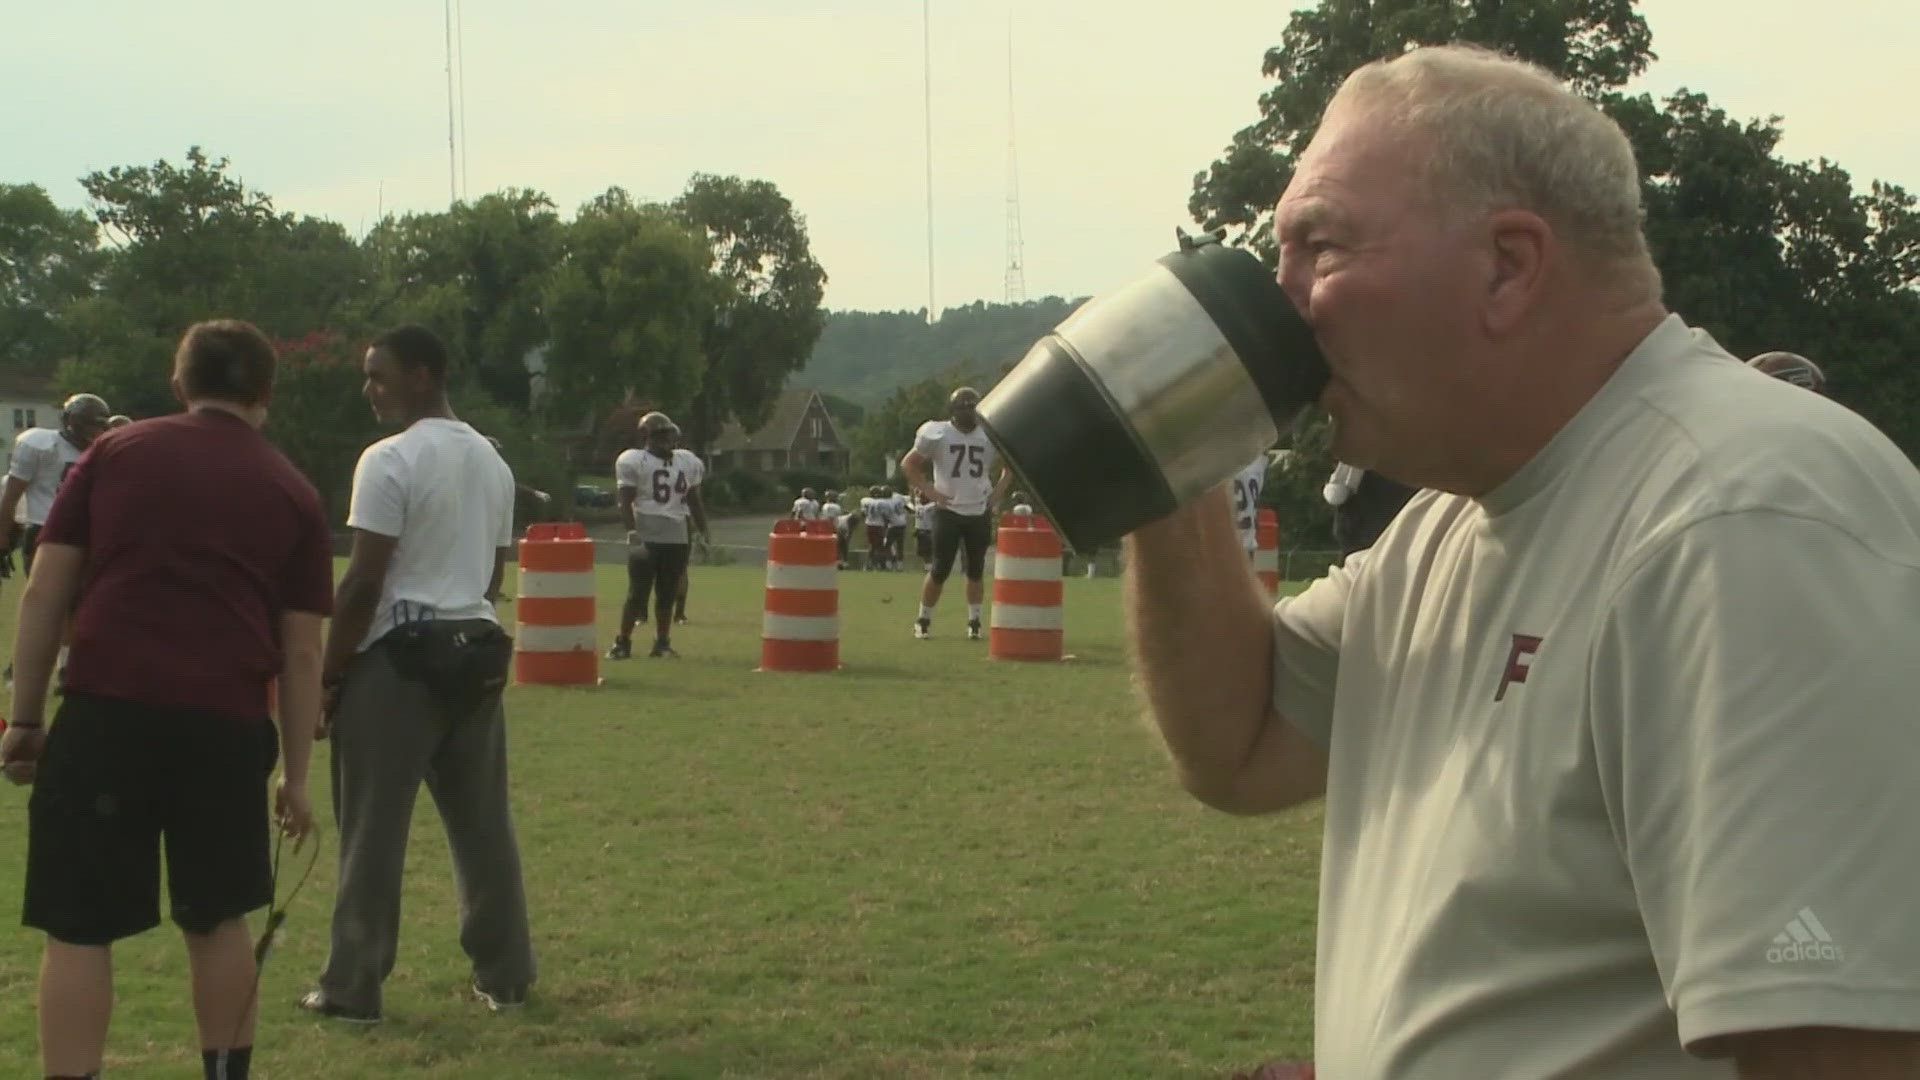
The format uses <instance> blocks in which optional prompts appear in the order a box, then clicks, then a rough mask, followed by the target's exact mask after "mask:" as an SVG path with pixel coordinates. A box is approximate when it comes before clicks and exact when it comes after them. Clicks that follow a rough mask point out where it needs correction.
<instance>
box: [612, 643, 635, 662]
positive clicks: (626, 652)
mask: <svg viewBox="0 0 1920 1080" xmlns="http://www.w3.org/2000/svg"><path fill="white" fill-rule="evenodd" d="M607 659H609V660H631V659H633V643H632V642H630V641H619V640H616V641H614V643H613V644H612V645H611V646H610V647H608V649H607Z"/></svg>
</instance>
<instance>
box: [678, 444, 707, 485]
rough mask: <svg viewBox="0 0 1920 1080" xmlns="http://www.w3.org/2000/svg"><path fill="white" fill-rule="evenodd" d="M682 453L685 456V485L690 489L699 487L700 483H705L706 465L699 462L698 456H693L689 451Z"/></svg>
mask: <svg viewBox="0 0 1920 1080" xmlns="http://www.w3.org/2000/svg"><path fill="white" fill-rule="evenodd" d="M682 453H684V454H685V455H686V459H685V462H684V465H685V468H686V472H687V484H688V486H690V487H699V486H700V485H701V484H702V483H705V482H706V479H707V463H706V462H704V461H701V460H700V455H698V454H695V453H694V452H693V451H691V450H686V451H682Z"/></svg>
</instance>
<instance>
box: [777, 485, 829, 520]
mask: <svg viewBox="0 0 1920 1080" xmlns="http://www.w3.org/2000/svg"><path fill="white" fill-rule="evenodd" d="M828 494H829V495H831V494H832V492H828ZM787 516H788V517H791V518H792V519H793V520H795V521H813V520H816V519H818V518H819V517H820V501H819V500H818V499H815V498H814V497H813V489H812V488H801V489H800V497H799V498H797V499H795V500H793V510H792V511H791V512H790V513H789V514H788V515H787Z"/></svg>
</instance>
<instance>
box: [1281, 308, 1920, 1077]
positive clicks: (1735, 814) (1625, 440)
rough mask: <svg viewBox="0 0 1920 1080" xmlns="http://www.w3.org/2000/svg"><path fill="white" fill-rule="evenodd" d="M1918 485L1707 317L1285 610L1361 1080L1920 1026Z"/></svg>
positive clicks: (1896, 459)
mask: <svg viewBox="0 0 1920 1080" xmlns="http://www.w3.org/2000/svg"><path fill="white" fill-rule="evenodd" d="M1915 612H1920V472H1916V470H1915V468H1914V466H1913V463H1912V462H1910V461H1909V460H1908V458H1907V456H1906V454H1904V453H1902V452H1901V450H1900V449H1899V448H1898V447H1896V446H1895V445H1894V444H1893V443H1892V442H1891V441H1890V440H1888V439H1887V438H1886V436H1885V435H1883V434H1882V433H1881V432H1879V431H1877V430H1876V429H1874V427H1873V426H1872V425H1871V424H1869V423H1868V422H1867V421H1865V420H1864V419H1862V418H1861V417H1860V416H1858V415H1856V414H1854V413H1852V412H1850V411H1848V410H1847V409H1845V408H1844V407H1842V406H1840V405H1838V404H1836V403H1834V402H1832V401H1828V400H1826V399H1824V398H1821V397H1819V396H1817V395H1814V394H1809V393H1807V392H1806V391H1804V390H1802V389H1800V388H1798V387H1796V386H1792V385H1789V384H1787V383H1785V382H1782V381H1780V380H1777V379H1772V378H1769V377H1768V376H1766V375H1765V374H1763V373H1761V372H1758V371H1754V370H1753V369H1751V368H1748V367H1746V366H1745V365H1744V364H1743V363H1742V362H1741V361H1739V360H1738V359H1735V358H1734V357H1732V356H1729V355H1728V354H1727V353H1726V352H1725V351H1723V350H1722V349H1720V348H1719V346H1717V345H1715V344H1714V343H1713V341H1712V340H1711V339H1709V338H1706V337H1705V336H1704V335H1695V334H1690V333H1689V332H1688V328H1687V327H1686V325H1685V324H1684V323H1682V322H1681V321H1680V320H1679V318H1677V317H1670V318H1669V319H1667V320H1666V321H1665V322H1664V323H1662V324H1661V325H1660V326H1659V327H1658V328H1656V329H1655V330H1654V331H1653V332H1652V333H1651V334H1650V335H1649V336H1648V337H1647V339H1646V340H1645V341H1644V342H1643V343H1642V344H1641V345H1640V347H1639V348H1637V349H1636V350H1635V351H1634V352H1633V353H1632V354H1631V355H1630V356H1629V357H1628V358H1627V359H1626V361H1625V362H1624V363H1623V364H1622V365H1621V366H1620V368H1619V369H1618V370H1617V371H1616V372H1615V373H1614V374H1613V376H1612V377H1611V378H1610V379H1609V381H1608V382H1607V384H1606V385H1605V386H1604V387H1603V388H1602V389H1601V390H1600V392H1599V393H1598V394H1597V395H1595V397H1594V398H1593V399H1592V400H1591V401H1589V402H1588V403H1587V404H1586V405H1585V406H1584V407H1583V408H1582V409H1581V410H1580V412H1579V413H1578V414H1576V415H1575V417H1574V418H1573V419H1572V420H1571V421H1570V422H1569V423H1568V424H1567V425H1566V426H1565V427H1564V428H1563V429H1562V430H1561V431H1560V432H1559V433H1558V434H1557V435H1555V436H1554V438H1553V440H1552V441H1551V442H1550V443H1549V444H1548V445H1547V446H1546V447H1545V448H1544V449H1543V450H1541V451H1540V452H1539V453H1538V454H1536V455H1535V456H1534V458H1533V460H1531V461H1529V462H1528V463H1527V464H1526V465H1525V466H1524V467H1522V468H1521V469H1520V471H1519V472H1517V473H1515V474H1514V475H1513V476H1512V477H1511V478H1509V479H1508V480H1507V481H1506V482H1505V483H1503V484H1502V485H1501V486H1500V487H1499V488H1497V489H1496V490H1494V491H1493V492H1491V493H1490V494H1488V495H1487V496H1485V497H1483V498H1480V499H1468V498H1465V497H1462V496H1456V495H1448V494H1445V493H1441V492H1435V491H1423V492H1420V493H1418V494H1416V495H1414V496H1413V499H1412V501H1410V502H1409V503H1408V504H1407V507H1406V510H1405V511H1404V512H1403V513H1401V514H1400V515H1399V516H1398V517H1397V518H1396V519H1395V520H1394V522H1393V523H1392V524H1391V525H1389V526H1388V527H1387V528H1386V531H1385V532H1384V533H1382V535H1381V537H1380V539H1379V541H1378V542H1377V543H1376V544H1375V545H1374V546H1373V548H1372V549H1371V550H1370V551H1369V552H1365V553H1362V554H1360V555H1357V556H1355V557H1354V558H1352V559H1350V560H1349V561H1348V563H1347V564H1346V566H1344V567H1336V568H1334V569H1332V570H1330V571H1328V573H1327V576H1326V577H1325V578H1322V579H1321V580H1319V581H1317V582H1315V583H1314V584H1313V585H1312V587H1310V588H1309V589H1308V590H1307V591H1306V592H1305V593H1303V594H1301V595H1300V596H1298V597H1293V598H1290V599H1284V600H1281V601H1280V602H1279V604H1278V605H1277V606H1276V610H1275V619H1274V628H1275V640H1274V646H1275V655H1274V659H1275V670H1274V682H1273V704H1274V707H1275V708H1276V710H1278V711H1279V713H1280V714H1281V715H1283V716H1285V717H1287V718H1288V719H1289V720H1291V721H1292V722H1293V723H1294V724H1296V725H1297V726H1299V727H1300V728H1301V729H1302V730H1303V731H1306V732H1307V733H1309V734H1310V735H1311V736H1312V737H1313V738H1314V739H1315V740H1316V741H1318V742H1319V743H1320V744H1321V745H1323V746H1325V747H1327V749H1328V759H1329V765H1328V779H1327V796H1326V802H1325V811H1324V812H1325V825H1324V830H1325V837H1324V842H1323V844H1322V855H1321V859H1322V862H1321V880H1320V898H1319V905H1318V911H1319V926H1318V934H1319V945H1318V961H1317V963H1316V985H1315V993H1314V1008H1315V1014H1316V1015H1315V1037H1314V1051H1315V1056H1316V1058H1317V1061H1318V1065H1319V1067H1320V1070H1321V1073H1322V1075H1325V1076H1328V1077H1335V1076H1337V1077H1341V1078H1343V1080H1398V1078H1401V1077H1418V1078H1420V1080H1538V1078H1541V1077H1566V1078H1571V1077H1580V1078H1582V1080H1638V1078H1642V1077H1659V1078H1663V1080H1667V1078H1714V1080H1731V1078H1732V1077H1733V1075H1734V1066H1733V1064H1732V1062H1730V1061H1729V1060H1728V1059H1726V1058H1724V1057H1723V1058H1703V1057H1700V1056H1697V1055H1696V1054H1695V1053H1690V1052H1689V1050H1693V1051H1697V1050H1699V1049H1700V1042H1701V1040H1704V1039H1707V1038H1709V1037H1712V1036H1716V1035H1725V1034H1728V1033H1731V1032H1736V1031H1741V1030H1747V1029H1755V1028H1790V1027H1841V1028H1848V1027H1853V1028H1882V1029H1891V1030H1906V1031H1913V1030H1915V1029H1916V1028H1920V934H1915V933H1914V932H1913V916H1912V897H1913V896H1914V895H1915V893H1916V891H1920V859H1916V858H1914V855H1913V852H1914V847H1913V836H1912V831H1913V822H1914V821H1915V820H1916V819H1920V785H1916V784H1915V783H1914V763H1915V761H1916V759H1917V758H1920V752H1917V751H1916V733H1917V732H1920V729H1917V728H1916V726H1915V721H1914V707H1913V703H1914V702H1915V701H1916V700H1920V665H1917V664H1915V663H1914V662H1913V654H1914V651H1915V646H1916V645H1917V644H1920V631H1917V630H1916V623H1915Z"/></svg>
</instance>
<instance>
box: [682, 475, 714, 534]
mask: <svg viewBox="0 0 1920 1080" xmlns="http://www.w3.org/2000/svg"><path fill="white" fill-rule="evenodd" d="M687 511H688V512H689V513H691V514H692V515H693V527H694V528H695V529H697V530H698V531H699V533H700V539H702V540H705V541H706V542H707V543H709V544H711V543H713V534H712V533H710V532H708V531H707V504H706V503H705V502H703V501H701V498H700V488H699V487H698V486H695V487H690V488H688V489H687Z"/></svg>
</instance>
